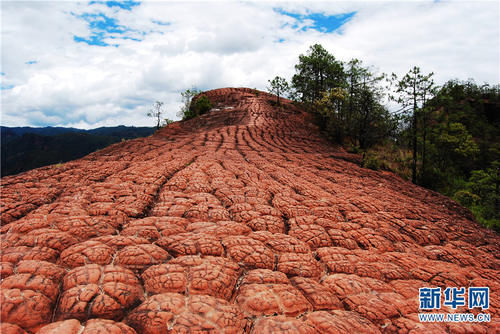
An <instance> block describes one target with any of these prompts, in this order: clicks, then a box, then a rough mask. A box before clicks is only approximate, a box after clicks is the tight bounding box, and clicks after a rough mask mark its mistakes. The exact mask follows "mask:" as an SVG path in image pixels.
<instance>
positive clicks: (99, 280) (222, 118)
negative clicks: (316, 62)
mask: <svg viewBox="0 0 500 334" xmlns="http://www.w3.org/2000/svg"><path fill="white" fill-rule="evenodd" d="M203 94H204V95H205V96H207V98H208V99H210V101H211V102H212V104H213V105H214V109H213V110H212V111H211V112H209V113H207V114H205V115H202V116H200V117H198V118H194V119H191V120H188V121H184V122H176V123H173V124H171V125H168V126H166V127H165V128H163V129H161V130H159V131H158V132H157V133H156V134H155V135H153V136H151V137H147V138H138V139H133V140H129V141H126V142H123V143H116V144H113V145H111V146H109V147H107V148H105V149H103V150H100V151H98V152H94V153H91V154H89V155H87V156H85V157H83V158H81V159H79V160H75V161H71V162H67V163H64V164H61V165H54V166H49V167H42V168H39V169H35V170H32V171H29V172H25V173H22V174H19V175H15V176H8V177H4V178H2V179H1V182H2V207H1V224H2V227H1V230H0V232H1V261H2V262H1V275H2V283H1V295H0V297H1V300H0V302H1V305H2V311H1V312H2V313H1V319H2V321H3V324H2V325H1V327H0V329H1V330H2V333H3V332H5V333H10V332H12V333H22V332H23V330H24V331H27V332H37V331H38V330H40V329H41V330H40V333H48V332H50V333H82V332H83V333H85V331H88V332H90V331H92V330H96V329H101V330H103V331H105V332H116V333H134V332H137V333H166V332H175V333H185V332H202V331H204V332H211V333H244V332H247V333H282V332H286V333H346V332H350V333H378V332H387V333H408V332H411V333H448V332H453V333H455V332H456V333H464V332H476V333H486V332H494V331H495V328H498V326H499V320H498V319H499V315H500V301H499V292H500V283H499V282H500V258H499V256H500V236H499V235H498V234H496V233H495V232H494V231H492V230H488V229H486V228H484V227H482V226H480V225H479V224H478V223H477V222H475V221H474V220H473V217H472V215H471V214H470V212H469V211H468V210H467V209H465V208H463V207H461V206H460V205H458V204H457V203H456V202H454V201H452V200H450V199H449V198H447V197H445V196H442V195H440V194H438V193H436V192H433V191H430V190H426V189H424V188H422V187H419V186H416V185H414V184H412V183H410V182H408V181H405V180H403V179H401V178H400V177H398V176H396V175H394V174H392V173H390V172H386V171H373V170H369V169H366V168H362V167H360V166H359V157H358V156H357V155H354V154H349V153H347V152H345V151H344V150H343V149H342V148H341V147H335V146H332V145H331V144H329V143H328V142H326V141H325V140H324V139H323V138H322V137H320V136H319V134H318V133H319V131H318V128H317V127H316V126H315V125H314V124H313V122H312V119H311V117H310V116H309V115H308V114H307V113H306V112H304V111H303V110H301V109H300V108H299V107H297V106H296V105H294V104H292V103H291V101H288V100H286V99H283V100H282V108H278V107H276V106H275V105H274V103H273V101H274V100H275V97H274V96H272V95H270V94H267V93H264V92H260V91H256V90H253V89H248V88H223V89H216V90H212V91H208V92H205V93H203ZM424 287H441V290H442V291H444V289H446V288H447V287H466V288H468V287H489V288H490V295H489V296H490V301H489V303H490V305H489V309H488V310H483V311H481V309H477V308H476V309H474V310H472V312H473V313H474V314H477V313H481V312H483V313H489V314H491V322H489V323H472V324H460V323H420V322H419V319H418V313H419V312H420V311H419V298H418V297H419V288H424ZM441 312H460V313H464V312H469V310H468V309H467V306H459V307H458V309H457V310H452V309H451V308H448V307H443V309H442V310H441ZM50 330H52V331H50ZM16 331H17V332H16Z"/></svg>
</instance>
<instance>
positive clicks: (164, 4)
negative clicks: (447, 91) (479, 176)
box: [0, 0, 500, 128]
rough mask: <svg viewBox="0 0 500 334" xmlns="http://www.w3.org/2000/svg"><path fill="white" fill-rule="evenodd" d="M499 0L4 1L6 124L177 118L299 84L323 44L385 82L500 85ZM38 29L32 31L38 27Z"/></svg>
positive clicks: (77, 124) (140, 121)
mask: <svg viewBox="0 0 500 334" xmlns="http://www.w3.org/2000/svg"><path fill="white" fill-rule="evenodd" d="M498 6H499V5H498V2H496V1H481V0H480V1H476V2H466V1H439V2H435V1H432V0H428V1H426V0H422V1H404V2H403V1H389V2H376V3H375V2H362V1H355V2H347V1H329V2H325V1H304V2H301V1H289V2H274V3H271V2H264V1H257V2H252V1H249V2H240V1H223V2H216V1H203V2H193V1H188V2H185V1H154V2H153V1H144V2H140V1H107V2H106V1H90V2H73V1H69V2H67V1H56V2H48V1H47V2H45V1H32V2H17V1H4V2H2V14H1V15H2V31H1V33H2V37H1V39H2V48H1V50H2V64H1V67H2V68H1V73H2V75H1V76H0V79H1V81H2V82H1V94H2V96H1V102H2V112H1V118H0V123H1V124H2V125H8V126H21V125H37V126H45V125H52V126H55V125H59V126H74V127H82V128H92V127H97V126H110V125H118V124H127V125H151V120H150V119H148V118H147V117H146V116H145V115H146V113H147V111H148V110H149V108H150V107H151V105H152V104H153V103H154V102H155V101H156V100H161V101H164V102H165V106H166V107H167V117H169V118H172V119H175V118H176V116H175V115H176V113H177V111H178V110H179V108H180V104H181V99H180V94H179V93H180V92H181V91H183V90H185V89H187V88H191V87H193V86H196V87H198V88H200V89H202V90H205V89H213V88H219V87H227V86H246V87H255V88H258V89H262V90H265V89H266V85H267V80H268V79H270V78H273V77H274V76H275V75H281V76H283V77H285V78H288V79H289V78H291V76H292V75H293V73H294V65H295V64H296V63H297V59H298V56H299V55H300V54H303V53H305V52H306V51H307V49H308V48H309V46H310V45H312V44H315V43H320V44H322V45H323V46H324V47H325V48H326V49H327V50H328V51H330V52H331V53H332V54H333V55H334V56H335V57H336V58H337V59H340V60H342V61H348V60H350V59H351V58H359V59H362V60H363V61H364V63H365V64H366V65H370V66H373V67H374V68H376V69H378V70H379V71H381V72H386V73H390V72H396V73H398V74H404V73H405V72H406V71H407V70H408V69H409V68H411V67H412V66H414V65H418V66H420V67H421V68H422V70H423V71H424V72H431V71H434V72H435V73H436V79H437V80H438V82H441V83H442V82H444V81H446V80H448V79H452V78H459V79H467V78H475V79H476V80H477V81H478V82H484V81H486V82H490V83H498V81H499V68H500V65H499V63H498V62H499V60H498V59H499V58H500V55H499V51H498V50H499V45H498V43H499V42H498V41H499V23H498V22H499V21H500V18H499V14H498V13H499V8H498ZM26 22H29V24H26Z"/></svg>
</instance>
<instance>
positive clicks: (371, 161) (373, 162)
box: [363, 154, 380, 170]
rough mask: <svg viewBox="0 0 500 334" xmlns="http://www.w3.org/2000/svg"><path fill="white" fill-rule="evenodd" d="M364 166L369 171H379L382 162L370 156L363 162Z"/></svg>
mask: <svg viewBox="0 0 500 334" xmlns="http://www.w3.org/2000/svg"><path fill="white" fill-rule="evenodd" d="M363 166H364V167H366V168H369V169H373V170H379V169H380V160H379V159H378V158H377V157H376V156H375V155H371V154H368V155H367V156H366V157H365V159H364V161H363Z"/></svg>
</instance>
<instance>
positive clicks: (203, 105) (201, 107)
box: [191, 96, 212, 116]
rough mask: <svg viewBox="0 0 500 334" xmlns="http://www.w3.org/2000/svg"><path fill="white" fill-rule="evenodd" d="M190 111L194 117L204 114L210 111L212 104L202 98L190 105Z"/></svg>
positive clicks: (204, 97)
mask: <svg viewBox="0 0 500 334" xmlns="http://www.w3.org/2000/svg"><path fill="white" fill-rule="evenodd" d="M191 109H192V110H193V113H194V114H195V115H196V116H200V115H203V114H206V113H207V112H209V111H210V109H212V102H210V100H209V99H208V97H206V96H202V97H200V98H198V99H196V101H195V102H194V103H192V104H191Z"/></svg>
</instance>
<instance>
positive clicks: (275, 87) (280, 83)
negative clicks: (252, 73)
mask: <svg viewBox="0 0 500 334" xmlns="http://www.w3.org/2000/svg"><path fill="white" fill-rule="evenodd" d="M268 81H269V84H270V85H271V86H270V87H268V88H267V90H268V91H269V93H271V94H274V95H276V103H277V104H278V106H279V105H280V97H281V96H282V95H283V94H284V93H286V92H288V91H289V90H290V87H289V86H288V82H287V81H286V79H285V78H282V77H279V76H276V77H274V79H273V80H268Z"/></svg>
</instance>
